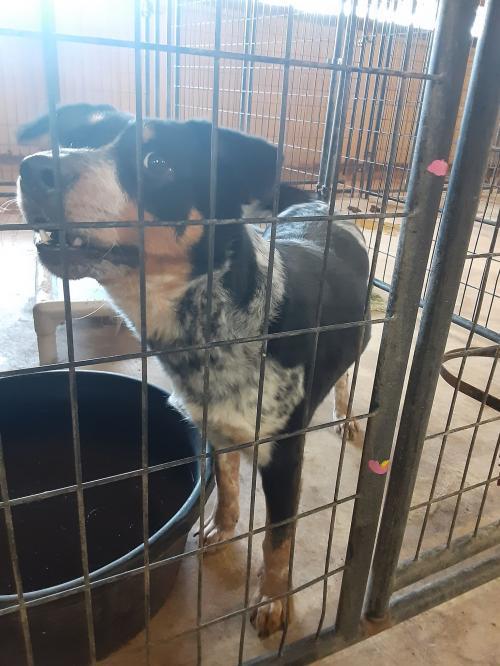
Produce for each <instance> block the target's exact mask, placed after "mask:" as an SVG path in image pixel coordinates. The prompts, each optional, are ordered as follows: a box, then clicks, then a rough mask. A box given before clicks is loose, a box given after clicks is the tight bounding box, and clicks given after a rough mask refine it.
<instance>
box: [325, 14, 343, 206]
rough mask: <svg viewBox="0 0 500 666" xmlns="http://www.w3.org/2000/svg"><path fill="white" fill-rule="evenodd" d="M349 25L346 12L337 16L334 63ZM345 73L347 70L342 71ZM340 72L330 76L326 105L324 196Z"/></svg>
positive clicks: (336, 60)
mask: <svg viewBox="0 0 500 666" xmlns="http://www.w3.org/2000/svg"><path fill="white" fill-rule="evenodd" d="M346 25H347V16H346V15H345V14H344V12H340V14H339V16H338V18H337V26H336V29H335V46H334V48H333V55H332V63H333V64H336V63H337V62H338V61H339V58H340V56H341V54H342V45H343V37H344V32H345V28H346ZM342 74H345V72H342ZM337 76H338V72H337V71H336V70H332V73H331V78H330V88H329V90H328V102H327V106H326V118H325V131H324V134H323V146H322V148H321V159H320V167H319V177H318V192H319V193H320V195H321V196H322V197H327V196H328V192H327V182H328V178H327V170H328V164H329V162H330V151H331V146H332V142H333V132H334V130H335V123H334V117H335V112H336V109H337V106H338V101H337V100H338V98H339V95H340V94H341V91H340V84H339V87H338V88H337V90H336V84H337Z"/></svg>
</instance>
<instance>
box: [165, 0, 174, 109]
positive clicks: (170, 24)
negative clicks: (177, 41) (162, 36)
mask: <svg viewBox="0 0 500 666" xmlns="http://www.w3.org/2000/svg"><path fill="white" fill-rule="evenodd" d="M173 36H174V0H167V44H172V43H173ZM173 62H174V59H173V57H172V53H170V52H169V51H167V82H166V88H167V90H166V93H165V99H166V116H167V118H171V117H172V64H173Z"/></svg>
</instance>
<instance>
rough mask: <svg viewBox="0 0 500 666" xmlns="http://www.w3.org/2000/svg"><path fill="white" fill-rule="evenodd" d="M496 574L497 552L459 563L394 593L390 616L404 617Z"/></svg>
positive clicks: (498, 571) (498, 569) (499, 557)
mask: <svg viewBox="0 0 500 666" xmlns="http://www.w3.org/2000/svg"><path fill="white" fill-rule="evenodd" d="M498 576H500V555H498V554H497V555H493V556H492V557H489V558H488V559H482V560H481V561H480V562H478V563H475V564H471V565H470V566H468V567H467V566H464V567H461V568H460V569H459V570H458V571H454V572H453V571H452V572H448V573H446V574H444V575H443V576H442V577H441V578H439V579H438V580H437V581H433V582H432V583H427V584H426V585H422V586H420V587H419V588H418V589H416V590H413V591H411V592H407V593H399V594H397V595H395V597H394V600H393V601H392V602H391V607H390V613H391V620H393V621H395V622H403V621H404V620H408V619H409V618H411V617H414V616H415V615H418V614H419V613H423V612H424V611H426V610H428V609H429V608H432V607H433V606H437V605H438V604H442V603H443V602H445V601H448V600H449V599H453V597H457V596H458V595H460V594H464V592H468V591H469V590H472V589H474V588H475V587H478V586H479V585H483V584H484V583H487V582H488V581H490V580H494V579H495V578H497V577H498Z"/></svg>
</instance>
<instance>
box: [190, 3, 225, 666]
mask: <svg viewBox="0 0 500 666" xmlns="http://www.w3.org/2000/svg"><path fill="white" fill-rule="evenodd" d="M221 30H222V3H221V2H216V5H215V25H214V45H215V51H219V50H220V44H221ZM213 68H214V69H213V93H212V125H211V134H210V185H209V209H210V210H209V214H210V217H211V218H212V219H215V218H216V211H217V169H218V149H219V131H218V128H219V95H220V59H219V58H218V57H217V56H216V57H214V59H213ZM214 247H215V223H212V224H211V225H210V226H209V227H208V249H207V260H208V268H207V300H206V308H205V322H204V323H205V325H204V340H205V342H210V341H211V339H212V332H211V330H212V325H211V324H212V302H213V278H214ZM209 402H210V350H209V349H206V350H205V353H204V359H203V414H202V428H201V436H202V450H201V456H200V462H199V465H200V482H201V486H200V521H199V522H200V529H199V533H198V545H199V547H200V548H201V547H202V545H203V536H204V526H205V500H206V492H205V491H206V475H207V455H208V447H209V442H208V410H209ZM203 554H204V551H203V549H201V551H200V553H199V555H198V586H197V597H196V647H197V664H198V665H199V666H201V664H202V661H203V650H202V648H203V645H202V640H201V624H202V615H203Z"/></svg>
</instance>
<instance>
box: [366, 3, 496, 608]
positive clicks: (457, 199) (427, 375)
mask: <svg viewBox="0 0 500 666" xmlns="http://www.w3.org/2000/svg"><path fill="white" fill-rule="evenodd" d="M461 11H463V5H461ZM444 18H446V17H444ZM454 37H455V38H456V35H454ZM499 39H500V4H499V3H497V2H490V3H489V5H488V10H487V16H486V23H485V28H484V32H483V35H482V37H481V40H480V42H479V44H478V48H477V51H476V57H475V59H474V66H473V71H472V75H471V80H470V85H469V92H468V95H467V101H466V106H465V111H464V117H463V121H462V126H461V131H460V138H459V141H458V146H457V152H456V156H455V159H454V163H453V169H452V173H451V177H450V184H449V188H448V194H447V197H446V204H445V208H444V211H443V216H442V219H441V227H440V232H439V236H438V239H437V243H436V251H435V255H434V260H433V264H432V268H431V277H430V281H429V289H428V295H427V299H426V303H425V306H424V311H423V315H422V321H421V324H420V329H419V334H418V338H417V343H416V348H415V353H414V358H413V363H412V368H411V372H410V378H409V383H408V388H407V391H406V398H405V404H404V407H403V412H402V417H401V425H400V429H399V433H398V438H397V443H396V448H395V452H394V461H393V468H392V473H391V479H390V482H389V487H388V492H387V499H386V510H385V511H384V513H383V516H382V523H381V527H380V532H379V537H378V544H377V549H376V554H375V559H374V564H373V574H374V575H373V578H372V587H371V590H370V597H369V607H368V612H369V615H370V616H373V617H376V618H379V617H384V616H385V615H386V613H387V608H388V603H389V599H390V594H391V585H392V579H393V575H394V571H395V567H396V565H397V561H398V557H399V552H400V548H401V544H402V541H403V536H404V530H405V526H406V519H407V515H408V510H409V506H410V502H411V497H412V493H413V488H414V485H415V479H416V475H417V471H418V462H419V460H420V455H421V451H422V445H423V442H424V438H425V434H426V429H427V424H428V421H429V416H430V412H431V408H432V401H433V396H434V393H435V389H436V385H437V381H438V377H439V368H440V361H441V358H442V356H443V353H444V349H445V346H446V340H447V336H448V330H449V326H450V322H451V317H452V314H453V308H454V304H455V301H456V297H457V293H458V287H459V283H460V276H461V275H462V270H463V266H464V263H465V256H466V253H467V248H468V243H469V238H470V234H471V231H472V227H473V224H474V216H475V213H476V209H477V202H478V200H479V196H480V192H481V184H482V178H483V174H484V168H485V166H486V162H487V158H488V151H489V143H490V140H491V136H492V134H493V130H494V128H495V121H496V117H497V113H498V104H499V102H500V87H499V86H498V81H497V77H498V71H500V51H499V50H498V40H499ZM455 66H456V62H455ZM443 117H445V116H443ZM448 122H449V120H448ZM451 125H453V123H451ZM396 505H397V506H398V511H397V512H395V511H394V506H396Z"/></svg>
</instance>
